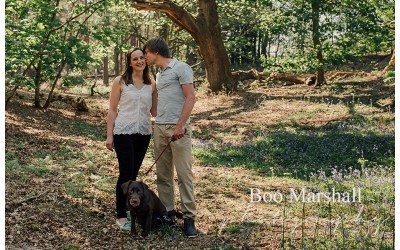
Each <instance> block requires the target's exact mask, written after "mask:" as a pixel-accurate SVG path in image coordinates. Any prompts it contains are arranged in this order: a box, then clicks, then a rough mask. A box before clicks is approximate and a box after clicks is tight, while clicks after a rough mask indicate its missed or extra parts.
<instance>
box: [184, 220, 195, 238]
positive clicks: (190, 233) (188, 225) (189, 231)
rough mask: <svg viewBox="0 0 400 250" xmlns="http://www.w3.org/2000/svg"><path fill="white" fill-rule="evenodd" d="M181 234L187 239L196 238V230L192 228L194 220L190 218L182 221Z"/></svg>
mask: <svg viewBox="0 0 400 250" xmlns="http://www.w3.org/2000/svg"><path fill="white" fill-rule="evenodd" d="M183 232H184V233H185V235H186V236H187V237H189V238H194V237H196V236H197V230H196V227H195V226H194V220H193V219H192V218H186V219H184V220H183Z"/></svg>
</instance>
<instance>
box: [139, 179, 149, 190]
mask: <svg viewBox="0 0 400 250" xmlns="http://www.w3.org/2000/svg"><path fill="white" fill-rule="evenodd" d="M140 184H142V187H143V191H145V190H147V189H149V186H147V185H146V184H145V183H144V182H142V181H141V182H140Z"/></svg>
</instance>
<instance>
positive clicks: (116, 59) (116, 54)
mask: <svg viewBox="0 0 400 250" xmlns="http://www.w3.org/2000/svg"><path fill="white" fill-rule="evenodd" d="M113 59H114V74H115V75H116V76H119V50H118V49H117V48H114V58H113Z"/></svg>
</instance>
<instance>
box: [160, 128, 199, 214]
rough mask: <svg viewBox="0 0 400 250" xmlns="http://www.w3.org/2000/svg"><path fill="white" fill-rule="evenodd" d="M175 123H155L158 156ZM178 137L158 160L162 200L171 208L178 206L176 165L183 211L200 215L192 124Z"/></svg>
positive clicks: (168, 208)
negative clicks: (194, 170)
mask: <svg viewBox="0 0 400 250" xmlns="http://www.w3.org/2000/svg"><path fill="white" fill-rule="evenodd" d="M174 129H175V125H163V124H154V151H155V157H156V158H157V157H158V156H159V154H160V153H161V152H162V151H163V150H164V148H165V147H166V145H167V144H168V142H169V140H170V139H171V137H172V134H173V131H174ZM186 129H187V133H186V134H185V136H184V137H182V138H181V139H179V140H177V141H173V142H171V144H170V145H169V146H168V148H167V149H166V150H165V152H164V153H163V155H162V156H161V157H160V159H159V160H158V162H157V165H156V171H157V189H158V195H159V197H160V200H161V202H162V203H163V204H164V205H165V207H166V208H167V211H171V210H173V209H175V188H174V166H175V169H176V173H177V175H178V187H179V194H180V199H181V211H182V213H183V217H184V218H194V217H195V216H196V205H195V200H194V191H193V172H192V139H191V133H192V131H191V128H190V126H187V127H186Z"/></svg>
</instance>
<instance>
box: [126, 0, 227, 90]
mask: <svg viewBox="0 0 400 250" xmlns="http://www.w3.org/2000/svg"><path fill="white" fill-rule="evenodd" d="M128 1H129V2H131V3H132V5H133V6H134V7H135V8H136V9H138V10H152V11H160V12H163V13H165V14H166V15H167V16H168V18H170V19H171V20H172V21H173V22H174V23H175V24H176V25H178V26H179V27H180V28H182V29H184V30H186V31H187V32H189V34H190V35H191V36H192V37H193V39H194V40H195V41H196V43H197V44H198V45H199V48H200V53H201V56H202V58H203V60H204V63H205V67H206V77H207V80H208V82H209V84H210V89H211V90H212V91H213V92H214V93H217V92H219V91H221V90H222V88H223V86H225V88H226V90H227V91H230V90H232V83H231V79H232V75H231V69H230V64H229V58H228V54H227V52H226V49H225V46H224V43H223V40H222V36H221V27H220V23H219V20H218V12H217V4H216V2H215V0H198V1H197V13H196V15H192V14H191V13H189V12H188V11H186V10H185V9H184V8H183V7H181V6H179V5H177V4H175V3H173V2H171V1H160V2H154V1H135V0H128Z"/></svg>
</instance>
